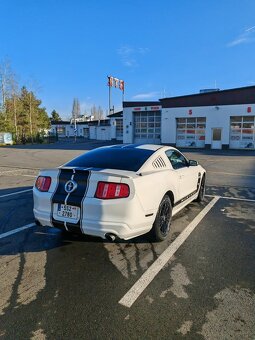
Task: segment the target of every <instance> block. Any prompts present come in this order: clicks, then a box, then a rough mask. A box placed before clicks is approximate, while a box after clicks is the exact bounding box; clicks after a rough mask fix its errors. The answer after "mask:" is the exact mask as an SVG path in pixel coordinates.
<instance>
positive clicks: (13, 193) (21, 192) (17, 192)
mask: <svg viewBox="0 0 255 340" xmlns="http://www.w3.org/2000/svg"><path fill="white" fill-rule="evenodd" d="M32 190H33V189H32V188H31V189H26V190H21V191H16V192H12V193H11V194H5V195H1V196H0V198H3V197H8V196H13V195H18V194H23V193H24V192H28V191H32Z"/></svg>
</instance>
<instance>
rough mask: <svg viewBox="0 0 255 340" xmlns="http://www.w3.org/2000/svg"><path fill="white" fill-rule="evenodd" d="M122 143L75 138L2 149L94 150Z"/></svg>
mask: <svg viewBox="0 0 255 340" xmlns="http://www.w3.org/2000/svg"><path fill="white" fill-rule="evenodd" d="M115 144H122V142H121V141H117V140H111V141H98V140H92V139H91V140H79V139H77V141H76V142H75V141H74V140H69V141H67V140H64V141H61V140H60V141H58V142H56V143H52V144H25V145H12V146H3V147H1V148H2V149H24V150H37V149H38V150H44V149H45V150H49V149H56V150H92V149H94V148H98V147H101V146H106V145H115Z"/></svg>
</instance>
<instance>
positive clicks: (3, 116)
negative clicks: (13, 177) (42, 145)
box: [0, 61, 50, 143]
mask: <svg viewBox="0 0 255 340" xmlns="http://www.w3.org/2000/svg"><path fill="white" fill-rule="evenodd" d="M0 95H1V100H0V132H11V133H12V134H13V139H14V141H16V142H17V143H25V142H32V143H33V142H35V141H37V142H38V141H41V140H42V137H43V136H44V135H45V134H46V132H47V129H48V128H49V127H50V119H49V117H48V115H47V112H46V109H45V108H44V107H41V104H42V102H41V100H40V99H38V98H37V97H36V95H35V93H34V92H33V91H32V90H30V91H29V90H28V89H27V88H26V87H25V86H23V87H21V88H20V87H19V85H18V82H17V79H16V76H15V74H14V73H13V72H12V69H11V67H10V64H9V63H8V62H6V61H4V62H2V63H1V64H0Z"/></svg>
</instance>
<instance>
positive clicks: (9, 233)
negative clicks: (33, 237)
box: [0, 223, 36, 239]
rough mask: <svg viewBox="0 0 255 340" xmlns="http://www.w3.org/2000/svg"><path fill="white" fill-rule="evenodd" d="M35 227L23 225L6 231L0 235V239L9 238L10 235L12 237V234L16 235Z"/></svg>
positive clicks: (32, 224)
mask: <svg viewBox="0 0 255 340" xmlns="http://www.w3.org/2000/svg"><path fill="white" fill-rule="evenodd" d="M35 226H36V224H35V223H30V224H27V225H24V226H23V227H20V228H17V229H14V230H10V231H7V232H6V233H3V234H0V239H2V238H5V237H7V236H10V235H13V234H16V233H19V232H20V231H23V230H26V229H29V228H32V227H35Z"/></svg>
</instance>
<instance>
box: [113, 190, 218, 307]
mask: <svg viewBox="0 0 255 340" xmlns="http://www.w3.org/2000/svg"><path fill="white" fill-rule="evenodd" d="M219 199H220V197H219V196H215V197H214V198H213V199H212V200H211V202H210V203H209V204H208V205H207V206H206V207H205V208H204V209H203V210H202V211H201V212H200V213H199V214H198V215H197V216H196V217H195V218H194V220H193V221H192V222H191V223H190V224H189V225H188V226H187V227H186V229H184V231H183V232H182V233H181V234H180V235H179V236H178V237H177V238H176V239H175V240H174V242H173V243H171V244H170V245H169V247H168V248H167V249H166V250H165V251H164V252H163V253H162V254H161V255H160V256H159V257H158V258H157V260H156V261H155V262H154V263H153V264H152V265H151V266H150V267H149V268H148V269H147V270H146V272H145V273H143V275H142V276H141V277H140V279H139V280H138V281H137V282H136V283H135V284H134V285H133V286H132V287H131V288H130V290H129V291H128V292H127V293H126V294H125V295H124V296H123V297H122V298H121V299H120V300H119V304H121V305H123V306H125V307H128V308H130V307H131V306H132V305H133V303H134V302H135V301H136V299H137V298H138V297H139V296H140V295H141V294H142V292H143V291H144V290H145V288H146V287H147V286H148V285H149V284H150V283H151V281H152V280H153V279H154V278H155V277H156V275H157V274H158V273H159V272H160V270H161V269H162V268H163V267H164V266H165V265H166V263H167V262H168V261H169V260H170V259H171V257H172V256H173V255H174V254H175V252H176V251H177V250H178V249H179V247H180V246H181V245H182V244H183V243H184V242H185V240H186V239H187V238H188V237H189V235H190V234H191V233H192V231H193V230H194V229H195V228H196V227H197V225H198V224H199V223H200V222H201V220H202V219H203V218H204V217H205V215H206V214H207V213H208V212H209V211H210V210H211V209H212V207H213V206H214V205H215V203H216V202H217V201H218V200H219Z"/></svg>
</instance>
